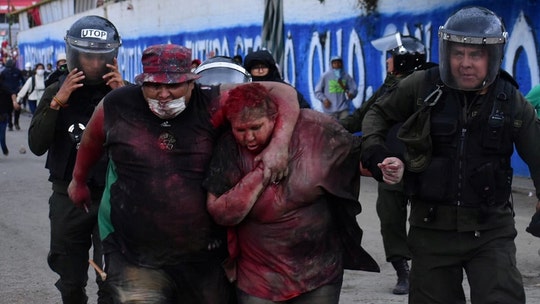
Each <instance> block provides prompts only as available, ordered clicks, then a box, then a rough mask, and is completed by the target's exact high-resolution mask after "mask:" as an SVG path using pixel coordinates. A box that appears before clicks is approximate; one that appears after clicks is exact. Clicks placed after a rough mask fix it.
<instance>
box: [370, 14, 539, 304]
mask: <svg viewBox="0 0 540 304" xmlns="http://www.w3.org/2000/svg"><path fill="white" fill-rule="evenodd" d="M438 37H439V48H438V50H439V66H438V67H434V68H430V69H427V70H424V71H417V72H414V73H413V74H411V75H410V76H408V77H407V78H405V79H403V80H401V81H400V82H399V83H398V84H397V86H396V87H395V88H394V89H393V90H392V91H390V92H388V93H387V94H385V95H384V96H383V97H381V98H380V99H379V100H378V101H377V102H376V103H374V104H373V106H372V107H371V108H370V110H369V111H368V112H367V113H366V116H365V118H364V121H363V124H362V131H363V139H364V141H363V143H362V157H361V158H362V164H363V166H364V168H366V169H368V170H369V171H370V172H371V173H372V175H373V177H375V178H376V179H377V180H379V181H380V180H383V177H381V174H384V173H386V174H392V172H389V171H391V170H388V169H386V168H381V169H379V168H380V164H381V163H382V160H383V159H385V158H386V157H388V156H393V155H392V152H391V150H389V149H388V147H387V145H386V143H385V139H386V138H385V136H386V134H387V131H388V129H389V128H391V127H392V126H393V125H394V124H396V123H398V122H403V125H402V127H401V128H400V129H399V130H398V133H397V137H398V138H399V139H401V140H402V141H403V142H404V143H405V151H404V154H403V158H402V159H403V161H404V163H405V165H406V167H405V168H406V172H405V174H404V176H405V177H404V179H403V180H404V183H405V191H406V193H407V194H408V195H409V198H410V202H411V213H410V216H409V224H410V229H409V233H408V239H407V242H408V245H409V249H410V251H411V254H412V267H411V272H410V286H409V287H410V288H409V303H414V304H431V303H466V302H467V301H466V296H465V291H464V289H463V279H464V277H465V275H464V274H466V278H467V280H468V283H469V286H470V295H469V296H470V302H471V303H472V304H478V303H485V304H488V303H512V304H523V303H525V302H526V300H525V291H524V288H523V281H522V277H521V274H520V271H519V269H518V268H517V265H516V244H515V238H516V235H517V230H516V226H515V220H514V210H513V202H512V200H511V192H512V178H513V169H512V165H511V157H512V155H513V152H514V149H516V150H517V152H518V153H519V155H520V157H521V158H522V159H523V161H524V162H525V163H526V164H527V165H528V167H529V170H530V172H531V178H532V180H533V182H534V184H535V186H536V197H537V198H538V203H537V204H536V209H537V210H540V159H539V158H538V155H540V145H538V138H540V124H539V123H538V118H537V117H536V113H535V110H534V108H533V107H532V105H531V104H530V103H529V102H528V101H527V100H526V99H525V97H523V95H522V94H521V92H520V91H519V90H518V88H517V83H516V82H515V80H514V79H513V78H512V77H511V76H510V75H509V74H508V73H507V72H505V71H504V70H502V69H501V63H502V59H503V54H504V46H505V44H506V41H507V39H508V33H507V32H506V30H505V27H504V24H503V22H502V20H501V19H500V18H499V17H498V16H497V15H496V14H495V13H494V12H492V11H491V10H489V9H486V8H483V7H478V6H472V7H471V6H469V7H465V8H462V9H460V10H458V11H457V12H456V13H454V14H453V15H452V16H450V17H449V18H448V20H447V21H446V22H445V23H444V25H443V26H441V27H439V32H438Z"/></svg>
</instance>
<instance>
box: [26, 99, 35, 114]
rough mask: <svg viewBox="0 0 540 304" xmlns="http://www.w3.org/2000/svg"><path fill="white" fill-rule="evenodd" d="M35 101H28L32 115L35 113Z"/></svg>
mask: <svg viewBox="0 0 540 304" xmlns="http://www.w3.org/2000/svg"><path fill="white" fill-rule="evenodd" d="M36 105H37V100H30V99H28V107H29V108H30V113H32V114H34V113H35V112H36Z"/></svg>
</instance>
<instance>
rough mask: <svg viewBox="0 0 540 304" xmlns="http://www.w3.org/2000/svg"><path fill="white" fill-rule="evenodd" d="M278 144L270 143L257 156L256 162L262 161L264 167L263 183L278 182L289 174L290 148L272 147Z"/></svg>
mask: <svg viewBox="0 0 540 304" xmlns="http://www.w3.org/2000/svg"><path fill="white" fill-rule="evenodd" d="M274 146H276V145H270V146H268V147H267V148H266V149H264V150H263V151H262V152H261V153H260V154H259V155H257V157H255V162H262V164H263V168H264V179H263V183H265V184H268V182H272V183H278V182H279V181H280V180H282V179H283V178H285V177H286V176H287V175H288V174H289V167H288V162H289V151H288V149H287V148H286V149H280V148H272V147H274Z"/></svg>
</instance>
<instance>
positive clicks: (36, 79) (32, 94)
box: [17, 63, 45, 115]
mask: <svg viewBox="0 0 540 304" xmlns="http://www.w3.org/2000/svg"><path fill="white" fill-rule="evenodd" d="M43 92H45V66H44V65H43V63H38V64H36V67H35V68H34V73H33V75H32V76H30V77H28V79H27V80H26V82H25V83H24V85H23V87H22V88H21V89H20V90H19V92H18V93H17V102H18V103H19V104H21V103H22V102H23V100H24V99H26V100H27V102H28V108H29V109H30V113H32V115H34V112H35V111H36V106H37V102H38V101H39V100H40V99H41V96H42V95H43Z"/></svg>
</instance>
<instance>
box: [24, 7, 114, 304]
mask: <svg viewBox="0 0 540 304" xmlns="http://www.w3.org/2000/svg"><path fill="white" fill-rule="evenodd" d="M65 45H66V55H67V67H68V70H69V73H66V74H64V75H62V76H61V77H60V78H59V79H58V81H56V82H55V83H53V84H51V85H50V86H48V87H47V89H46V90H45V93H44V95H43V97H42V99H41V101H40V102H39V106H38V108H37V110H36V113H35V115H34V116H33V118H32V122H31V124H30V128H29V131H28V143H29V146H30V149H31V150H32V152H33V153H34V154H36V155H42V154H44V153H45V152H48V154H47V161H46V164H45V167H46V168H47V169H48V170H49V181H51V182H52V190H53V193H52V195H51V197H50V199H49V206H50V210H49V211H50V225H51V247H50V251H49V254H48V257H47V261H48V264H49V266H50V268H51V269H52V270H53V271H54V272H56V273H57V274H58V275H59V276H60V278H59V280H58V281H57V282H56V284H55V285H56V287H57V288H58V290H59V291H60V293H61V295H62V301H63V303H70V304H79V303H81V304H82V303H87V299H88V297H87V295H86V291H85V286H86V284H87V280H88V267H89V265H88V259H89V254H88V252H89V249H90V248H91V247H92V246H93V259H94V260H95V262H96V263H97V264H98V265H100V266H101V260H102V259H101V250H100V249H101V244H100V238H99V235H98V227H97V210H98V207H99V202H100V199H101V194H102V191H103V187H104V181H105V171H106V167H107V162H106V158H105V157H102V160H101V161H100V165H99V166H97V167H96V169H95V170H93V173H92V175H91V176H90V178H89V179H88V186H89V188H90V189H91V191H92V203H91V204H89V205H88V206H87V210H86V211H84V210H81V209H78V208H77V207H75V206H74V205H73V203H72V202H71V200H70V199H69V197H68V195H67V186H68V184H69V182H70V181H71V178H72V171H73V167H74V163H75V157H76V155H77V148H78V144H79V140H80V137H81V133H82V131H83V130H84V128H85V126H86V124H87V123H88V120H89V119H90V116H91V115H92V113H93V111H94V108H95V106H96V105H97V104H98V102H99V101H100V100H101V99H102V98H103V97H104V96H105V94H107V93H108V92H110V91H111V90H112V89H114V88H117V87H120V86H123V85H124V81H123V80H122V76H121V75H120V73H119V72H118V68H117V62H116V57H117V54H118V48H119V47H120V45H121V40H120V36H119V34H118V31H117V30H116V27H115V26H114V25H113V24H112V23H111V22H110V21H109V20H107V19H105V18H102V17H99V16H85V17H82V18H80V19H79V20H77V21H76V22H75V23H73V25H72V26H71V27H70V28H69V30H68V31H67V33H66V36H65ZM96 282H97V284H98V287H99V289H98V303H112V302H111V300H110V298H109V296H108V294H107V291H106V288H105V284H104V282H103V281H102V280H101V278H100V277H99V276H96Z"/></svg>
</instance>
